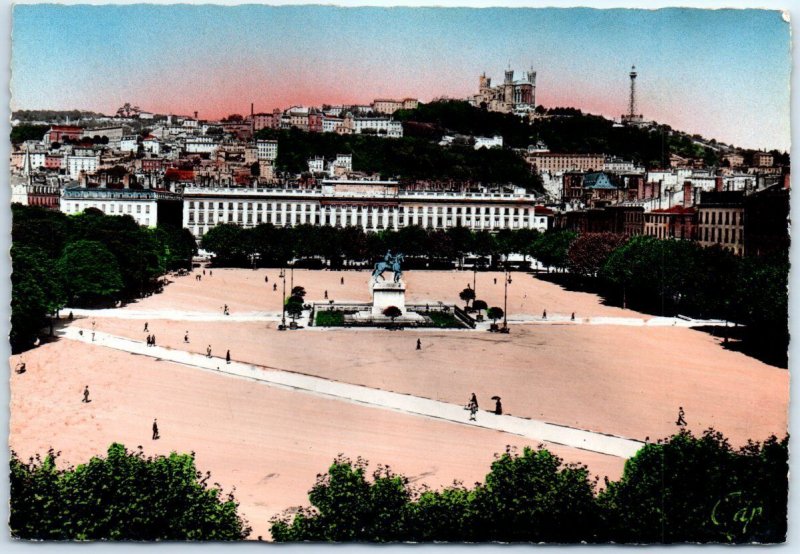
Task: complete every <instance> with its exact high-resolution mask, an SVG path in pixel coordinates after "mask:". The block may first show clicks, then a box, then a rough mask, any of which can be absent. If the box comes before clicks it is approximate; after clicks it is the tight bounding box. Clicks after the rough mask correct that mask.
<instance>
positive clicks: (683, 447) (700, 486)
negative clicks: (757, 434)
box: [598, 429, 789, 543]
mask: <svg viewBox="0 0 800 554" xmlns="http://www.w3.org/2000/svg"><path fill="white" fill-rule="evenodd" d="M788 471H789V468H788V437H787V438H785V439H783V440H782V441H778V440H777V439H776V438H775V437H770V438H769V439H768V440H767V441H765V442H764V443H763V444H758V443H752V442H750V443H748V445H747V446H745V447H743V448H742V449H740V450H739V451H738V452H737V451H734V450H733V449H732V448H731V446H730V444H728V441H727V440H726V439H725V438H724V437H723V436H722V435H721V434H720V433H718V432H715V431H713V430H711V429H709V430H708V431H706V432H705V433H703V435H702V436H701V437H695V436H694V435H692V434H691V433H690V432H688V431H685V430H684V431H682V432H681V433H679V434H677V435H675V436H673V437H671V438H670V439H669V440H667V441H659V442H658V443H655V444H648V445H646V446H644V447H643V448H642V449H640V450H639V452H637V453H636V455H635V456H634V457H633V458H630V459H629V460H628V461H627V462H625V470H624V472H623V475H622V478H621V479H620V480H619V481H617V482H610V483H607V484H606V489H605V490H604V491H603V492H601V493H600V495H599V498H598V503H599V505H600V506H601V507H602V509H603V510H604V518H605V525H604V527H605V528H606V529H607V530H608V537H607V538H608V539H609V540H614V541H617V542H636V543H648V542H666V543H673V542H687V541H691V542H736V543H743V542H752V541H757V542H782V541H784V540H785V537H786V505H787V499H788V497H787V494H788Z"/></svg>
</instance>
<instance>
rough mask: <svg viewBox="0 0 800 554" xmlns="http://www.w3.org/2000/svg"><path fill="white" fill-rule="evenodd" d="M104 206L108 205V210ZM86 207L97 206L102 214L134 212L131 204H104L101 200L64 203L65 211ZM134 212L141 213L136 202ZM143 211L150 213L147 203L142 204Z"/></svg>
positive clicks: (78, 210) (140, 207)
mask: <svg viewBox="0 0 800 554" xmlns="http://www.w3.org/2000/svg"><path fill="white" fill-rule="evenodd" d="M106 206H107V207H108V210H106ZM86 208H97V209H98V210H100V211H101V212H103V213H104V214H132V213H134V211H133V210H132V208H133V206H132V205H131V204H108V205H106V204H104V203H102V202H101V203H97V202H92V203H86V204H83V205H80V204H79V203H78V202H68V203H67V204H66V205H65V211H66V212H70V211H72V212H73V213H78V212H81V211H83V210H85V209H86ZM135 213H137V214H140V213H142V204H136V210H135ZM144 213H146V214H149V213H150V205H149V204H145V205H144Z"/></svg>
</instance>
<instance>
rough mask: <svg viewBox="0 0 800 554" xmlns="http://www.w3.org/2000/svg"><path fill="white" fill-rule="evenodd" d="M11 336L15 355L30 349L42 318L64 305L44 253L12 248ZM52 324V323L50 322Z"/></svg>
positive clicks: (36, 249)
mask: <svg viewBox="0 0 800 554" xmlns="http://www.w3.org/2000/svg"><path fill="white" fill-rule="evenodd" d="M11 263H12V266H13V272H12V274H11V333H10V335H9V341H10V342H11V348H12V349H13V350H14V351H15V352H19V351H20V350H22V349H24V348H27V347H30V346H32V345H33V343H34V342H35V340H36V335H37V334H38V332H39V330H40V329H41V328H42V326H43V325H44V322H45V318H46V317H47V316H48V315H49V316H51V317H52V314H53V313H54V312H55V311H57V310H58V309H59V308H61V307H62V306H63V305H64V292H63V288H62V287H61V283H60V281H59V280H58V277H57V275H56V274H55V273H54V272H53V271H52V264H51V262H50V260H48V259H47V255H46V254H45V252H44V251H43V250H41V249H40V248H36V247H30V246H20V245H18V244H16V243H14V244H12V246H11ZM51 323H52V319H51Z"/></svg>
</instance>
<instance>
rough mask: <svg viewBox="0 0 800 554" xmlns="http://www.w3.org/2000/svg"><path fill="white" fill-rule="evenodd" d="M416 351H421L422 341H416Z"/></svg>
mask: <svg viewBox="0 0 800 554" xmlns="http://www.w3.org/2000/svg"><path fill="white" fill-rule="evenodd" d="M417 350H422V341H421V340H419V339H417Z"/></svg>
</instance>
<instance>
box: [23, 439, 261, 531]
mask: <svg viewBox="0 0 800 554" xmlns="http://www.w3.org/2000/svg"><path fill="white" fill-rule="evenodd" d="M140 448H141V447H140ZM57 458H58V454H57V453H54V452H53V451H52V450H51V451H50V452H49V453H48V454H47V456H46V457H45V458H44V459H41V458H40V457H39V456H38V455H37V456H36V457H35V458H31V459H30V460H29V461H28V462H27V463H26V462H23V461H21V460H20V459H19V458H18V457H17V456H16V454H14V453H12V457H11V462H10V465H11V516H10V519H9V527H10V528H11V534H12V536H14V537H16V538H21V539H38V540H100V539H107V540H139V541H152V540H240V539H244V538H245V537H247V535H248V534H249V533H250V527H249V526H248V525H247V522H246V521H244V519H243V518H241V517H240V516H239V515H238V514H237V508H238V503H237V502H236V500H235V499H234V497H233V493H230V494H228V495H226V496H223V495H222V493H221V490H220V488H219V485H218V484H216V483H215V487H209V486H208V480H209V477H210V474H208V473H206V474H205V475H204V476H203V475H202V474H201V473H200V472H198V471H197V469H196V467H195V460H194V454H193V453H192V454H176V453H174V452H173V453H172V454H170V455H169V456H167V457H165V456H157V457H145V456H144V454H143V453H142V452H141V451H138V452H129V451H127V450H126V449H125V447H124V446H123V445H121V444H116V443H115V444H112V445H111V446H110V447H109V448H108V454H107V456H106V457H105V458H101V457H94V458H92V459H91V460H90V461H89V462H88V463H86V464H82V465H79V466H78V467H76V468H72V467H69V468H66V469H58V468H57V466H56V462H57Z"/></svg>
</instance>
